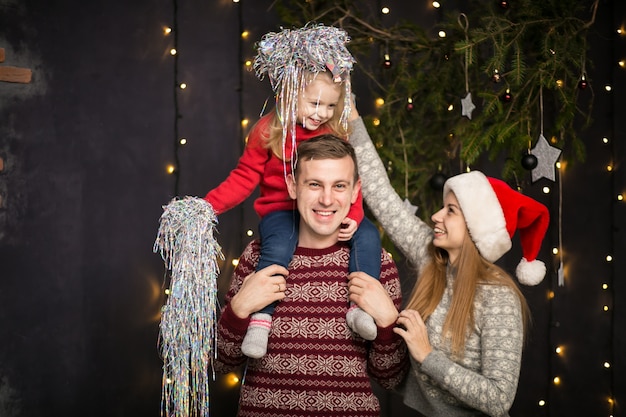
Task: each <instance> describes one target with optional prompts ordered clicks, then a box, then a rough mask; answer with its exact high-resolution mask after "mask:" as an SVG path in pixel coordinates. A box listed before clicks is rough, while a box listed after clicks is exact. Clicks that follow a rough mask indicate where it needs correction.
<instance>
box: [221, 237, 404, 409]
mask: <svg viewBox="0 0 626 417" xmlns="http://www.w3.org/2000/svg"><path fill="white" fill-rule="evenodd" d="M381 256H382V268H381V276H380V281H381V283H382V284H383V285H384V287H385V288H386V289H387V291H388V292H389V294H390V295H391V298H392V299H393V301H394V303H395V304H396V308H399V306H400V303H401V298H402V295H401V291H400V280H399V277H398V270H397V268H396V266H395V264H394V262H393V261H392V260H391V257H390V256H389V255H388V254H387V253H386V252H384V251H383V252H382V255H381ZM258 258H259V245H258V242H256V241H255V242H252V243H250V244H249V245H248V246H247V248H246V250H245V251H244V253H243V254H242V256H241V258H240V259H239V265H238V266H237V268H236V269H235V272H234V275H233V280H232V282H231V286H230V289H229V291H228V294H227V296H226V305H225V308H224V310H223V311H222V314H221V317H220V319H219V321H218V328H217V360H216V361H215V363H214V365H215V369H216V370H217V371H219V372H223V373H226V372H231V371H233V370H236V369H238V368H239V367H240V366H241V365H243V364H244V363H245V362H246V360H247V359H248V358H246V357H245V356H243V355H242V353H241V342H242V340H243V337H244V335H245V333H246V329H247V326H248V322H249V319H240V318H238V317H237V316H236V315H235V314H234V313H233V312H232V310H231V309H230V304H229V301H230V299H231V298H232V296H233V295H234V294H235V293H236V291H238V289H239V288H240V286H241V283H242V281H243V279H244V278H245V277H246V276H247V275H249V274H251V273H253V272H254V269H255V266H256V264H257V262H258ZM349 258H350V251H349V248H348V247H347V246H346V245H343V244H341V243H340V244H337V245H334V246H331V247H329V248H326V249H306V248H301V247H298V248H297V249H296V252H295V255H294V257H293V260H292V261H291V263H290V264H289V276H288V277H287V289H286V290H285V295H286V297H285V298H284V299H283V300H282V301H281V302H279V303H278V305H277V307H276V311H275V312H274V315H273V319H272V320H273V321H272V330H271V332H270V337H269V343H268V349H267V354H266V355H265V356H264V357H263V358H261V359H250V360H249V361H248V368H247V372H246V375H245V382H244V384H243V386H242V387H241V395H240V399H239V413H238V416H239V417H270V416H271V417H276V416H284V417H287V416H288V417H314V416H328V417H330V416H333V417H367V416H371V417H374V416H376V417H377V416H379V415H380V405H379V403H378V399H377V397H376V396H375V394H374V393H373V392H372V387H371V384H370V379H369V378H370V377H372V378H373V379H374V380H375V381H376V382H378V383H379V384H380V385H381V386H382V387H383V388H387V389H391V388H393V387H395V386H396V385H397V384H399V383H400V381H401V380H402V378H403V376H404V374H405V372H406V369H407V368H408V367H407V366H406V365H407V358H408V356H407V351H406V345H405V344H404V343H403V342H402V339H401V338H400V337H399V336H398V335H396V334H395V333H394V332H393V331H392V328H393V326H390V327H387V328H380V327H379V328H378V336H377V338H376V339H375V340H374V341H372V342H367V341H365V340H363V339H361V338H360V337H358V336H356V335H355V334H354V333H353V332H352V331H351V330H350V328H349V327H348V326H347V324H346V319H345V317H346V312H347V311H348V289H347V276H348V260H349Z"/></svg>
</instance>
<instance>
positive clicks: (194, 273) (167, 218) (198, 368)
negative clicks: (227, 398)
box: [153, 197, 224, 417]
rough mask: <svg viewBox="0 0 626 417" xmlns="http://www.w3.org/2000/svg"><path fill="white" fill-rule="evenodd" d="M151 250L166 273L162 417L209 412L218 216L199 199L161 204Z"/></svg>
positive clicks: (161, 341)
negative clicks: (162, 263)
mask: <svg viewBox="0 0 626 417" xmlns="http://www.w3.org/2000/svg"><path fill="white" fill-rule="evenodd" d="M163 210H164V211H163V214H162V215H161V219H160V225H159V231H158V233H157V237H156V241H155V242H154V248H153V250H154V252H155V253H160V254H161V257H162V258H163V261H164V262H165V267H166V268H167V269H168V270H169V271H170V275H171V279H170V286H169V295H168V298H167V300H166V302H165V305H164V306H163V308H162V310H161V324H160V328H159V348H160V353H161V357H162V359H163V382H162V398H161V408H162V416H165V417H188V416H200V417H208V416H209V372H208V370H209V365H210V363H211V356H212V354H213V353H214V352H215V323H216V308H217V277H218V275H219V267H218V264H217V261H218V259H224V257H223V254H222V251H221V247H220V246H219V244H218V243H217V241H216V239H215V237H214V233H215V232H216V225H217V216H216V214H215V212H214V210H213V207H211V205H210V204H209V203H208V202H207V201H206V200H204V199H202V198H197V197H185V198H183V199H179V198H174V199H173V200H171V201H170V202H169V203H168V205H167V206H164V207H163Z"/></svg>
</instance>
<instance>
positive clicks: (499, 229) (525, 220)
mask: <svg viewBox="0 0 626 417" xmlns="http://www.w3.org/2000/svg"><path fill="white" fill-rule="evenodd" d="M450 191H452V192H454V194H455V196H456V198H457V200H458V202H459V205H460V206H461V210H462V211H463V216H464V217H465V222H466V223H467V228H468V230H469V233H470V236H471V238H472V240H473V241H474V243H475V244H476V247H477V248H478V252H480V254H481V255H482V256H483V257H484V258H485V259H487V260H488V261H490V262H495V261H497V260H498V259H500V257H501V256H502V255H504V254H505V253H506V252H508V251H509V250H510V249H511V246H512V243H511V239H512V238H513V235H514V234H515V232H516V231H519V236H520V241H521V244H522V253H523V258H522V261H521V262H520V263H519V265H518V266H517V268H516V270H515V275H516V276H517V278H518V279H519V281H520V282H521V283H522V284H525V285H537V284H539V283H540V282H541V281H542V280H543V278H544V276H545V275H546V266H545V264H544V263H543V262H541V261H540V260H538V259H537V255H538V254H539V249H541V242H542V241H543V237H544V235H545V233H546V230H547V229H548V225H549V223H550V215H549V212H548V209H547V207H546V206H544V205H543V204H541V203H539V202H538V201H536V200H534V199H532V198H530V197H528V196H526V195H524V194H522V193H520V192H517V191H515V190H514V189H512V188H511V187H509V185H508V184H507V183H505V182H504V181H501V180H498V179H496V178H490V177H486V176H485V175H484V174H483V173H482V172H480V171H472V172H468V173H465V174H460V175H456V176H454V177H451V178H449V179H448V180H447V181H446V183H445V184H444V187H443V195H444V196H445V195H446V194H447V193H449V192H450Z"/></svg>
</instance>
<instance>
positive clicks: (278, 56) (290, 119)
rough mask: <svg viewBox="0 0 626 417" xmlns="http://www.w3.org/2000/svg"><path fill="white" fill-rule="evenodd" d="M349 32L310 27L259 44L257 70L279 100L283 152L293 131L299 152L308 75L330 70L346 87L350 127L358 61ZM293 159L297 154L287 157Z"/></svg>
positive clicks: (345, 114)
mask: <svg viewBox="0 0 626 417" xmlns="http://www.w3.org/2000/svg"><path fill="white" fill-rule="evenodd" d="M349 41H350V38H349V36H348V34H347V33H346V31H344V30H343V29H339V28H336V27H332V26H324V25H322V24H311V23H310V24H308V25H306V26H304V27H302V28H299V29H283V30H281V31H280V32H270V33H267V34H265V35H264V36H263V38H262V39H261V40H260V41H259V42H258V43H257V45H256V49H257V55H256V57H255V58H254V71H255V73H256V75H257V77H258V78H259V79H260V80H263V78H264V77H265V76H267V77H268V78H269V80H270V84H271V86H272V90H273V91H274V95H275V99H276V111H277V114H278V117H279V118H280V121H281V123H282V127H283V152H284V149H285V146H284V145H285V141H286V140H287V133H288V131H289V130H290V131H291V135H292V137H291V140H292V145H293V146H292V149H294V150H295V130H296V129H295V127H296V126H295V125H296V119H297V105H298V95H299V94H301V93H302V91H303V90H304V88H305V87H306V82H307V78H306V77H307V76H308V75H310V74H318V73H321V72H326V71H330V73H331V75H332V78H333V80H334V81H335V82H338V83H339V82H341V83H343V84H344V87H345V96H344V106H343V112H342V114H341V117H340V122H341V124H342V125H343V126H344V127H346V128H347V126H348V116H349V115H350V107H351V106H350V99H351V97H350V96H351V93H352V89H351V83H350V72H351V71H352V67H353V64H354V63H355V62H356V61H355V60H354V58H353V57H352V54H350V51H348V48H347V47H346V44H347V43H348V42H349ZM283 157H284V158H283V159H285V160H288V159H291V160H293V158H292V157H293V155H283Z"/></svg>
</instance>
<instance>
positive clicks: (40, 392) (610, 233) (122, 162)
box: [0, 0, 626, 417]
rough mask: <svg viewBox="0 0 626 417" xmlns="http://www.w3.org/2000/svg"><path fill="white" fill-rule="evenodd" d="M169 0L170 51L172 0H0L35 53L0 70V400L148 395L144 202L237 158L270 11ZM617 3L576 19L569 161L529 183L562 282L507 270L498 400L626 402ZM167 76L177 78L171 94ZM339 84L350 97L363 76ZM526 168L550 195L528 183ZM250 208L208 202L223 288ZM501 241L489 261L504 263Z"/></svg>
mask: <svg viewBox="0 0 626 417" xmlns="http://www.w3.org/2000/svg"><path fill="white" fill-rule="evenodd" d="M178 3H179V4H178V9H177V14H176V16H177V17H178V25H177V27H178V28H179V30H178V42H177V43H178V45H177V46H178V51H179V55H178V61H177V62H178V65H177V67H176V68H175V66H174V58H173V57H172V56H171V55H170V54H169V49H170V47H171V46H172V45H173V39H174V38H173V36H171V35H170V36H165V35H164V33H163V28H164V27H165V26H168V25H172V24H173V16H174V7H173V6H174V2H172V1H164V0H158V1H147V0H135V1H132V2H128V1H122V0H109V1H103V0H89V1H78V0H59V1H41V0H21V1H18V0H0V48H4V49H5V52H6V57H5V61H4V62H3V63H0V66H3V65H11V66H16V67H23V68H30V69H31V70H32V71H33V78H32V81H31V83H29V84H20V83H7V82H0V157H1V158H2V160H3V161H4V164H3V166H2V171H0V197H1V201H2V203H1V204H2V205H1V207H0V341H1V343H2V347H1V348H0V415H2V416H25V417H31V416H44V415H45V416H61V415H70V416H71V415H78V414H79V413H80V414H81V415H89V416H104V415H106V416H131V415H132V416H134V417H138V416H156V415H158V413H159V406H160V384H161V365H162V363H161V360H160V358H159V356H158V349H157V336H158V323H159V309H160V307H161V305H162V303H163V300H164V299H163V295H162V290H163V289H162V283H163V274H164V270H163V264H162V262H161V260H160V258H159V257H158V255H155V254H153V253H152V244H153V242H154V238H155V236H156V231H157V228H158V219H159V216H160V215H161V212H162V209H161V207H162V205H164V204H166V203H167V202H168V201H169V200H170V199H171V198H172V197H173V196H174V195H179V196H183V195H197V196H202V195H204V193H206V192H207V191H208V190H209V189H211V188H212V187H214V186H216V185H217V184H218V183H219V182H221V181H222V180H223V179H224V178H225V177H226V176H227V174H228V172H229V171H230V170H231V169H232V168H233V167H234V166H235V164H236V161H237V159H238V157H239V155H240V153H241V150H242V146H243V145H242V144H243V136H244V133H245V132H243V131H242V129H241V126H240V119H241V118H242V117H246V118H249V119H250V120H251V122H253V121H254V120H256V118H258V115H259V113H260V111H261V108H262V107H263V103H264V101H265V100H266V99H267V98H270V90H269V85H268V83H267V80H266V81H265V82H259V81H258V80H257V79H256V78H255V77H254V74H252V73H249V72H243V73H241V72H240V68H241V60H242V59H246V58H251V57H252V55H253V50H252V44H253V42H254V41H256V40H258V39H259V38H260V36H261V35H262V34H263V33H265V32H267V31H269V30H277V29H278V25H279V23H278V21H277V18H276V16H275V14H274V12H273V11H272V10H269V9H268V7H269V5H270V4H271V3H272V1H269V0H267V1H265V0H263V1H261V0H254V1H246V0H242V2H241V3H239V4H234V3H232V2H231V1H228V0H215V1H186V2H178ZM373 3H375V2H372V4H373ZM398 3H399V4H398V5H397V6H396V7H398V8H400V9H401V10H403V16H406V17H410V16H415V18H416V19H418V18H419V19H426V21H427V19H428V16H422V15H421V14H420V13H421V12H420V11H419V10H418V9H419V7H417V5H416V3H415V2H413V1H406V2H398ZM622 3H623V2H620V1H612V2H611V1H602V2H601V8H600V12H599V15H598V21H597V22H596V25H595V30H594V33H593V37H592V41H593V45H592V48H591V54H592V59H593V61H594V63H595V66H594V68H590V69H588V73H589V77H590V79H591V82H592V86H593V91H592V92H593V94H594V95H595V100H596V104H595V110H594V120H595V121H594V124H593V126H592V127H591V128H590V129H588V130H586V131H584V132H583V133H582V135H583V137H584V138H585V142H586V144H587V151H588V158H587V161H586V163H584V164H579V165H576V166H568V168H567V169H566V170H565V171H564V174H563V178H562V191H561V192H560V193H559V192H557V191H558V185H557V184H556V183H551V182H549V181H548V182H547V181H539V182H538V183H537V184H536V185H535V186H533V189H532V190H530V192H531V193H532V194H533V195H534V196H536V197H537V198H539V199H541V200H542V201H544V202H546V204H548V205H549V206H550V208H551V210H552V213H553V224H552V228H551V231H550V233H549V234H550V236H549V237H548V239H547V240H546V245H544V249H543V251H542V257H543V258H544V259H546V260H548V263H549V264H550V263H551V262H550V261H551V260H553V259H557V258H552V256H551V248H552V247H553V246H558V243H557V242H558V230H559V229H558V225H559V222H558V219H559V215H558V213H559V207H561V217H560V218H561V226H562V227H561V231H562V238H563V250H564V253H565V255H564V261H565V264H566V271H567V274H566V284H565V286H564V287H559V286H558V285H557V284H556V275H555V274H554V272H553V271H552V272H551V274H550V276H549V277H548V278H547V279H546V280H545V282H544V283H542V284H541V285H540V286H538V287H535V288H528V289H525V293H526V294H527V296H528V299H529V302H530V304H531V307H532V308H533V316H534V327H533V330H532V333H531V336H530V340H529V344H528V346H527V348H526V352H525V356H524V363H523V371H522V377H521V380H520V386H519V390H518V395H517V400H516V403H515V405H514V408H513V410H512V412H511V414H512V415H513V416H520V417H521V416H565V415H567V416H591V415H593V416H608V415H609V403H608V398H609V396H610V395H611V394H613V395H614V396H616V399H617V401H618V402H617V405H616V407H615V409H614V415H615V416H619V415H625V414H624V411H623V409H624V405H623V403H624V402H625V401H626V397H624V394H623V393H624V392H626V380H625V377H624V375H625V374H626V372H625V370H626V363H624V355H625V353H626V346H625V345H624V344H625V342H626V341H625V339H624V337H625V336H624V335H625V334H626V329H625V325H624V323H625V320H624V316H625V313H624V305H625V302H626V284H625V283H624V276H626V264H625V259H624V256H623V254H624V253H625V249H626V248H625V246H626V239H625V238H624V229H625V227H626V225H625V224H624V223H625V221H626V216H625V209H624V207H625V206H624V203H623V202H621V203H620V202H618V201H617V199H616V197H617V194H618V193H624V192H626V185H625V184H626V174H625V172H624V169H623V167H622V165H621V163H622V162H623V158H624V156H625V155H626V149H625V148H624V146H625V145H624V143H625V138H624V131H625V126H624V123H625V121H624V115H625V114H626V111H625V106H624V103H623V93H624V91H626V82H625V75H624V74H625V73H624V71H623V70H622V69H621V68H619V67H618V66H617V65H616V63H617V61H618V60H619V59H622V58H624V57H626V41H625V38H623V37H618V36H615V29H617V28H618V27H620V25H621V26H622V27H624V23H625V22H624V19H625V18H626V13H625V10H624V8H625V6H624V4H622ZM241 29H246V30H249V31H250V37H249V39H248V40H241V38H240V32H241ZM356 76H357V79H358V74H356ZM175 80H178V81H180V82H186V83H187V84H188V87H187V89H185V90H184V91H182V92H180V91H179V92H177V93H175V91H176V88H175ZM605 84H612V86H613V91H612V92H611V93H607V92H606V91H605V90H604V89H603V87H604V85H605ZM356 88H357V89H359V88H360V90H359V96H360V97H363V99H362V100H365V99H366V98H367V86H366V85H365V84H358V83H357V85H356ZM175 94H177V96H176V97H177V99H176V100H175ZM270 101H271V100H270ZM176 106H177V107H178V115H179V117H178V124H177V125H178V129H177V130H175V120H176V109H175V107H176ZM364 108H365V109H367V106H364ZM176 133H178V135H180V136H181V137H186V138H187V139H188V144H187V145H185V146H184V147H181V148H179V149H178V153H177V156H178V159H179V162H180V164H179V181H178V188H175V180H174V176H172V175H168V174H167V173H166V170H165V168H166V166H167V164H168V163H171V162H173V161H174V159H175V151H174V149H175V147H174V143H175V140H176ZM602 137H608V138H609V144H604V143H602V141H601V139H602ZM609 163H614V165H615V169H614V171H613V172H612V173H608V172H607V171H606V169H605V167H606V166H607V164H609ZM489 169H490V167H488V166H486V167H485V170H487V171H488V170H489ZM544 185H548V186H551V187H552V190H553V191H552V193H551V194H549V195H547V196H546V195H543V194H542V193H541V187H542V186H544ZM256 222H257V219H256V215H255V214H254V212H253V210H252V209H251V201H248V202H246V203H245V204H243V205H242V206H241V207H238V208H236V209H234V210H232V211H230V212H228V213H226V214H224V215H223V216H221V217H220V224H219V231H220V234H219V236H218V239H219V240H220V243H221V244H222V246H223V249H224V253H225V255H226V261H225V262H224V263H223V265H222V274H221V277H220V282H219V285H220V289H221V290H222V291H223V290H224V289H225V287H226V286H227V284H228V281H229V277H230V272H231V271H232V267H231V265H230V260H232V259H233V258H235V257H237V256H238V255H239V253H240V251H241V250H242V248H243V245H244V244H245V243H246V242H247V241H248V240H249V239H250V238H249V237H248V236H247V235H246V231H247V230H254V231H256ZM516 251H517V248H516V249H515V250H514V253H513V254H511V256H510V257H509V258H506V259H505V261H504V262H505V264H507V263H510V264H511V265H512V266H514V259H517V257H518V255H519V253H518V252H516ZM607 254H612V255H613V261H612V262H606V261H605V257H606V255H607ZM553 267H554V265H552V266H551V269H554V268H553ZM406 278H407V279H410V277H406ZM604 282H608V283H610V286H609V289H608V290H603V289H602V288H601V285H602V283H604ZM550 291H553V293H554V298H552V299H548V293H549V292H550ZM605 304H606V305H608V306H609V312H604V311H603V306H604V305H605ZM557 345H563V346H564V352H565V354H564V355H562V356H558V355H556V354H555V353H554V348H555V347H556V346H557ZM605 360H607V361H609V362H610V363H611V366H612V367H611V368H608V369H607V368H605V367H604V366H603V363H604V361H605ZM554 376H560V377H561V381H562V382H561V384H560V385H558V386H557V385H554V383H553V380H552V379H553V377H554ZM212 393H213V397H214V398H213V400H212V404H211V407H212V411H213V414H214V415H218V416H230V415H234V410H235V409H236V399H237V390H236V389H233V388H228V387H226V385H225V383H224V380H223V378H221V377H218V379H217V380H216V382H215V384H213V386H212ZM380 395H381V399H382V400H383V405H384V413H385V415H387V416H408V415H410V414H411V413H409V412H407V410H405V409H404V408H403V407H402V406H401V405H400V400H399V397H397V396H395V395H394V394H390V393H384V392H380ZM540 399H544V400H546V401H547V404H546V405H545V406H543V407H541V406H539V405H538V401H539V400H540Z"/></svg>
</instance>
